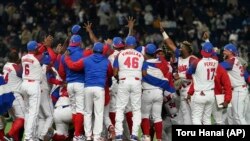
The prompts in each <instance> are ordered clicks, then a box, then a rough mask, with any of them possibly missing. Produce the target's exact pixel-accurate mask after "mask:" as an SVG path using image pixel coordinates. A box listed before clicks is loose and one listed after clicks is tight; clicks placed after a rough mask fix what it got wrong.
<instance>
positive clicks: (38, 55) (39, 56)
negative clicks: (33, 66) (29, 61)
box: [34, 54, 43, 64]
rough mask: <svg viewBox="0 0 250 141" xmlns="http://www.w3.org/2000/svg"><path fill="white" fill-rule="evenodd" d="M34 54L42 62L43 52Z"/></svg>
mask: <svg viewBox="0 0 250 141" xmlns="http://www.w3.org/2000/svg"><path fill="white" fill-rule="evenodd" d="M34 56H35V57H36V59H37V60H38V61H39V62H40V64H42V59H43V54H37V55H34Z"/></svg>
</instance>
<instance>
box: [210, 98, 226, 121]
mask: <svg viewBox="0 0 250 141" xmlns="http://www.w3.org/2000/svg"><path fill="white" fill-rule="evenodd" d="M212 115H213V117H214V120H215V124H217V125H224V124H225V123H226V118H227V109H224V108H218V106H217V102H216V99H215V102H214V105H213V110H212Z"/></svg>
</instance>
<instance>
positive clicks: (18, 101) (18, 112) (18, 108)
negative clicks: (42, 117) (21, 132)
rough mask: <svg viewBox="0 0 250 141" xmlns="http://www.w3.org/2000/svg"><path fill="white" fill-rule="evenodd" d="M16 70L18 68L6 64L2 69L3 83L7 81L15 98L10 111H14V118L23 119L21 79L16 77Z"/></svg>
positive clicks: (13, 64)
mask: <svg viewBox="0 0 250 141" xmlns="http://www.w3.org/2000/svg"><path fill="white" fill-rule="evenodd" d="M17 69H20V66H18V65H17V64H15V63H9V62H7V63H6V64H5V65H4V67H3V76H4V78H5V81H7V82H6V83H7V86H8V88H9V89H11V90H12V92H13V93H14V96H15V100H14V102H13V109H12V110H14V117H15V118H23V119H24V114H25V105H24V100H23V98H22V96H21V84H22V78H20V77H18V76H17V71H18V70H17Z"/></svg>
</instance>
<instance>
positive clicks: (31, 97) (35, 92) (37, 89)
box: [22, 80, 41, 140]
mask: <svg viewBox="0 0 250 141" xmlns="http://www.w3.org/2000/svg"><path fill="white" fill-rule="evenodd" d="M22 91H23V95H24V96H25V97H26V98H27V99H25V104H26V105H27V112H26V113H25V126H24V136H25V137H24V138H25V139H27V140H30V139H34V138H35V135H36V126H37V118H38V113H39V106H40V99H41V86H40V82H39V81H28V80H24V81H23V83H22Z"/></svg>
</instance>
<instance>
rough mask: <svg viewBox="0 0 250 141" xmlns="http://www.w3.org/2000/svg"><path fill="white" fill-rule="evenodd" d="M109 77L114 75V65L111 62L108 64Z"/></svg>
mask: <svg viewBox="0 0 250 141" xmlns="http://www.w3.org/2000/svg"><path fill="white" fill-rule="evenodd" d="M107 73H108V78H111V77H112V76H113V68H112V65H111V63H110V62H109V64H108V72H107Z"/></svg>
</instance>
